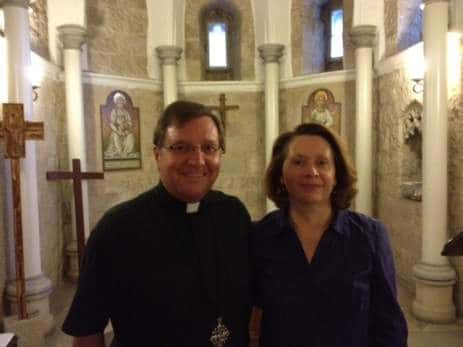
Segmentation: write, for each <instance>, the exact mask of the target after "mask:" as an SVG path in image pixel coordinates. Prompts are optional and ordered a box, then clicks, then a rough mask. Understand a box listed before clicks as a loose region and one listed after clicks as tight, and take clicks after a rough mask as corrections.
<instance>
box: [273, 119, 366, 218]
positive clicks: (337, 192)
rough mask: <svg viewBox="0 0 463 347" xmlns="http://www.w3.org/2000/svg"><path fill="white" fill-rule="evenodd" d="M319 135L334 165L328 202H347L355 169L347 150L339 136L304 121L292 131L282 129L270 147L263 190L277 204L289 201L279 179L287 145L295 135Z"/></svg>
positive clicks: (342, 205)
mask: <svg viewBox="0 0 463 347" xmlns="http://www.w3.org/2000/svg"><path fill="white" fill-rule="evenodd" d="M304 135H310V136H320V137H321V138H323V139H324V140H325V141H326V142H328V144H329V145H330V148H331V150H332V152H333V157H334V163H335V168H336V186H335V187H334V189H333V192H332V193H331V205H332V207H333V208H334V209H343V208H347V207H349V206H350V204H351V202H352V200H353V198H354V197H355V194H357V188H356V185H355V184H356V182H357V173H356V170H355V168H354V166H353V164H352V161H351V159H350V157H349V155H348V154H347V150H346V146H345V145H344V143H343V141H342V140H341V138H340V137H339V136H338V135H336V134H335V133H334V132H332V131H331V130H329V129H328V128H326V127H324V126H323V125H320V124H316V123H304V124H301V125H299V126H297V127H296V128H295V129H294V130H293V131H289V132H285V133H282V134H281V135H280V136H278V138H277V139H276V140H275V143H274V144H273V148H272V158H271V160H270V164H269V165H268V167H267V170H266V172H265V190H266V193H267V196H268V197H269V199H270V200H272V201H273V202H274V203H275V204H276V205H277V206H278V207H279V208H286V207H287V206H288V204H289V197H288V191H287V190H286V188H285V187H284V185H283V184H282V183H281V178H282V175H283V164H284V162H285V160H286V157H287V155H288V147H289V144H290V143H291V141H292V140H293V139H294V138H295V137H297V136H304Z"/></svg>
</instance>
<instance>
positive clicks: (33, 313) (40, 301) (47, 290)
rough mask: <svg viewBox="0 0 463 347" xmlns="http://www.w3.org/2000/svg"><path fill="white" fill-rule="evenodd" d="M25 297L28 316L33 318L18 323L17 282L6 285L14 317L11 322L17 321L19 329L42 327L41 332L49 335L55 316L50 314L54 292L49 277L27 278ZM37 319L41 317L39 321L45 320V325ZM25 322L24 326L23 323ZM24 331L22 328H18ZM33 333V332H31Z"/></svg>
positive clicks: (7, 297) (7, 296)
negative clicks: (51, 297)
mask: <svg viewBox="0 0 463 347" xmlns="http://www.w3.org/2000/svg"><path fill="white" fill-rule="evenodd" d="M25 287H26V288H25V295H24V298H25V300H26V307H27V315H28V317H31V318H30V319H25V320H21V321H18V319H17V318H15V316H16V315H17V314H18V307H17V302H18V300H17V297H16V281H9V282H8V283H7V285H6V300H7V302H8V306H9V309H10V313H11V314H12V315H13V317H8V318H6V319H9V321H11V322H12V324H14V321H15V320H16V321H17V322H18V327H23V326H27V325H28V324H30V325H31V326H36V325H37V326H40V331H43V333H44V335H47V334H48V333H49V332H50V331H51V330H52V329H53V327H54V322H53V316H52V315H51V314H50V301H49V297H50V294H51V291H52V284H51V281H50V279H49V278H48V277H46V276H45V275H43V274H41V275H39V276H34V277H30V278H26V283H25ZM36 317H41V318H40V319H39V320H44V322H43V323H40V324H39V323H37V322H36V320H37V319H36ZM23 321H29V323H28V322H25V323H24V324H23V323H21V322H23ZM18 329H22V328H18ZM31 333H32V332H31Z"/></svg>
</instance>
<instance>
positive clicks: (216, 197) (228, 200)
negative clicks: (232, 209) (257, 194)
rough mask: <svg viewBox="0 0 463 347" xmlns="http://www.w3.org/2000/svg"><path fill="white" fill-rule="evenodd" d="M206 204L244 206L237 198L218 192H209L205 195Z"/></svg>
mask: <svg viewBox="0 0 463 347" xmlns="http://www.w3.org/2000/svg"><path fill="white" fill-rule="evenodd" d="M207 202H208V203H211V204H214V205H228V206H244V204H243V203H242V202H241V200H240V199H239V198H238V197H236V196H234V195H229V194H227V193H224V192H223V191H220V190H211V191H210V192H209V193H208V194H207Z"/></svg>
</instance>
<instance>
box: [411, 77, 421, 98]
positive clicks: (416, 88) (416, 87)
mask: <svg viewBox="0 0 463 347" xmlns="http://www.w3.org/2000/svg"><path fill="white" fill-rule="evenodd" d="M412 81H413V87H412V90H413V92H414V93H415V94H421V93H423V90H424V84H423V79H422V78H412Z"/></svg>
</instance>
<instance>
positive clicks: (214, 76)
mask: <svg viewBox="0 0 463 347" xmlns="http://www.w3.org/2000/svg"><path fill="white" fill-rule="evenodd" d="M201 41H202V46H203V52H202V59H201V61H202V67H203V68H202V70H203V73H202V75H203V79H204V80H209V81H216V80H233V79H238V78H239V77H238V69H237V68H236V65H237V61H238V58H239V32H238V23H237V18H236V15H235V11H234V9H233V8H232V7H231V4H220V5H219V4H217V3H214V4H211V5H209V6H207V7H206V8H204V9H203V11H202V15H201Z"/></svg>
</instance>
